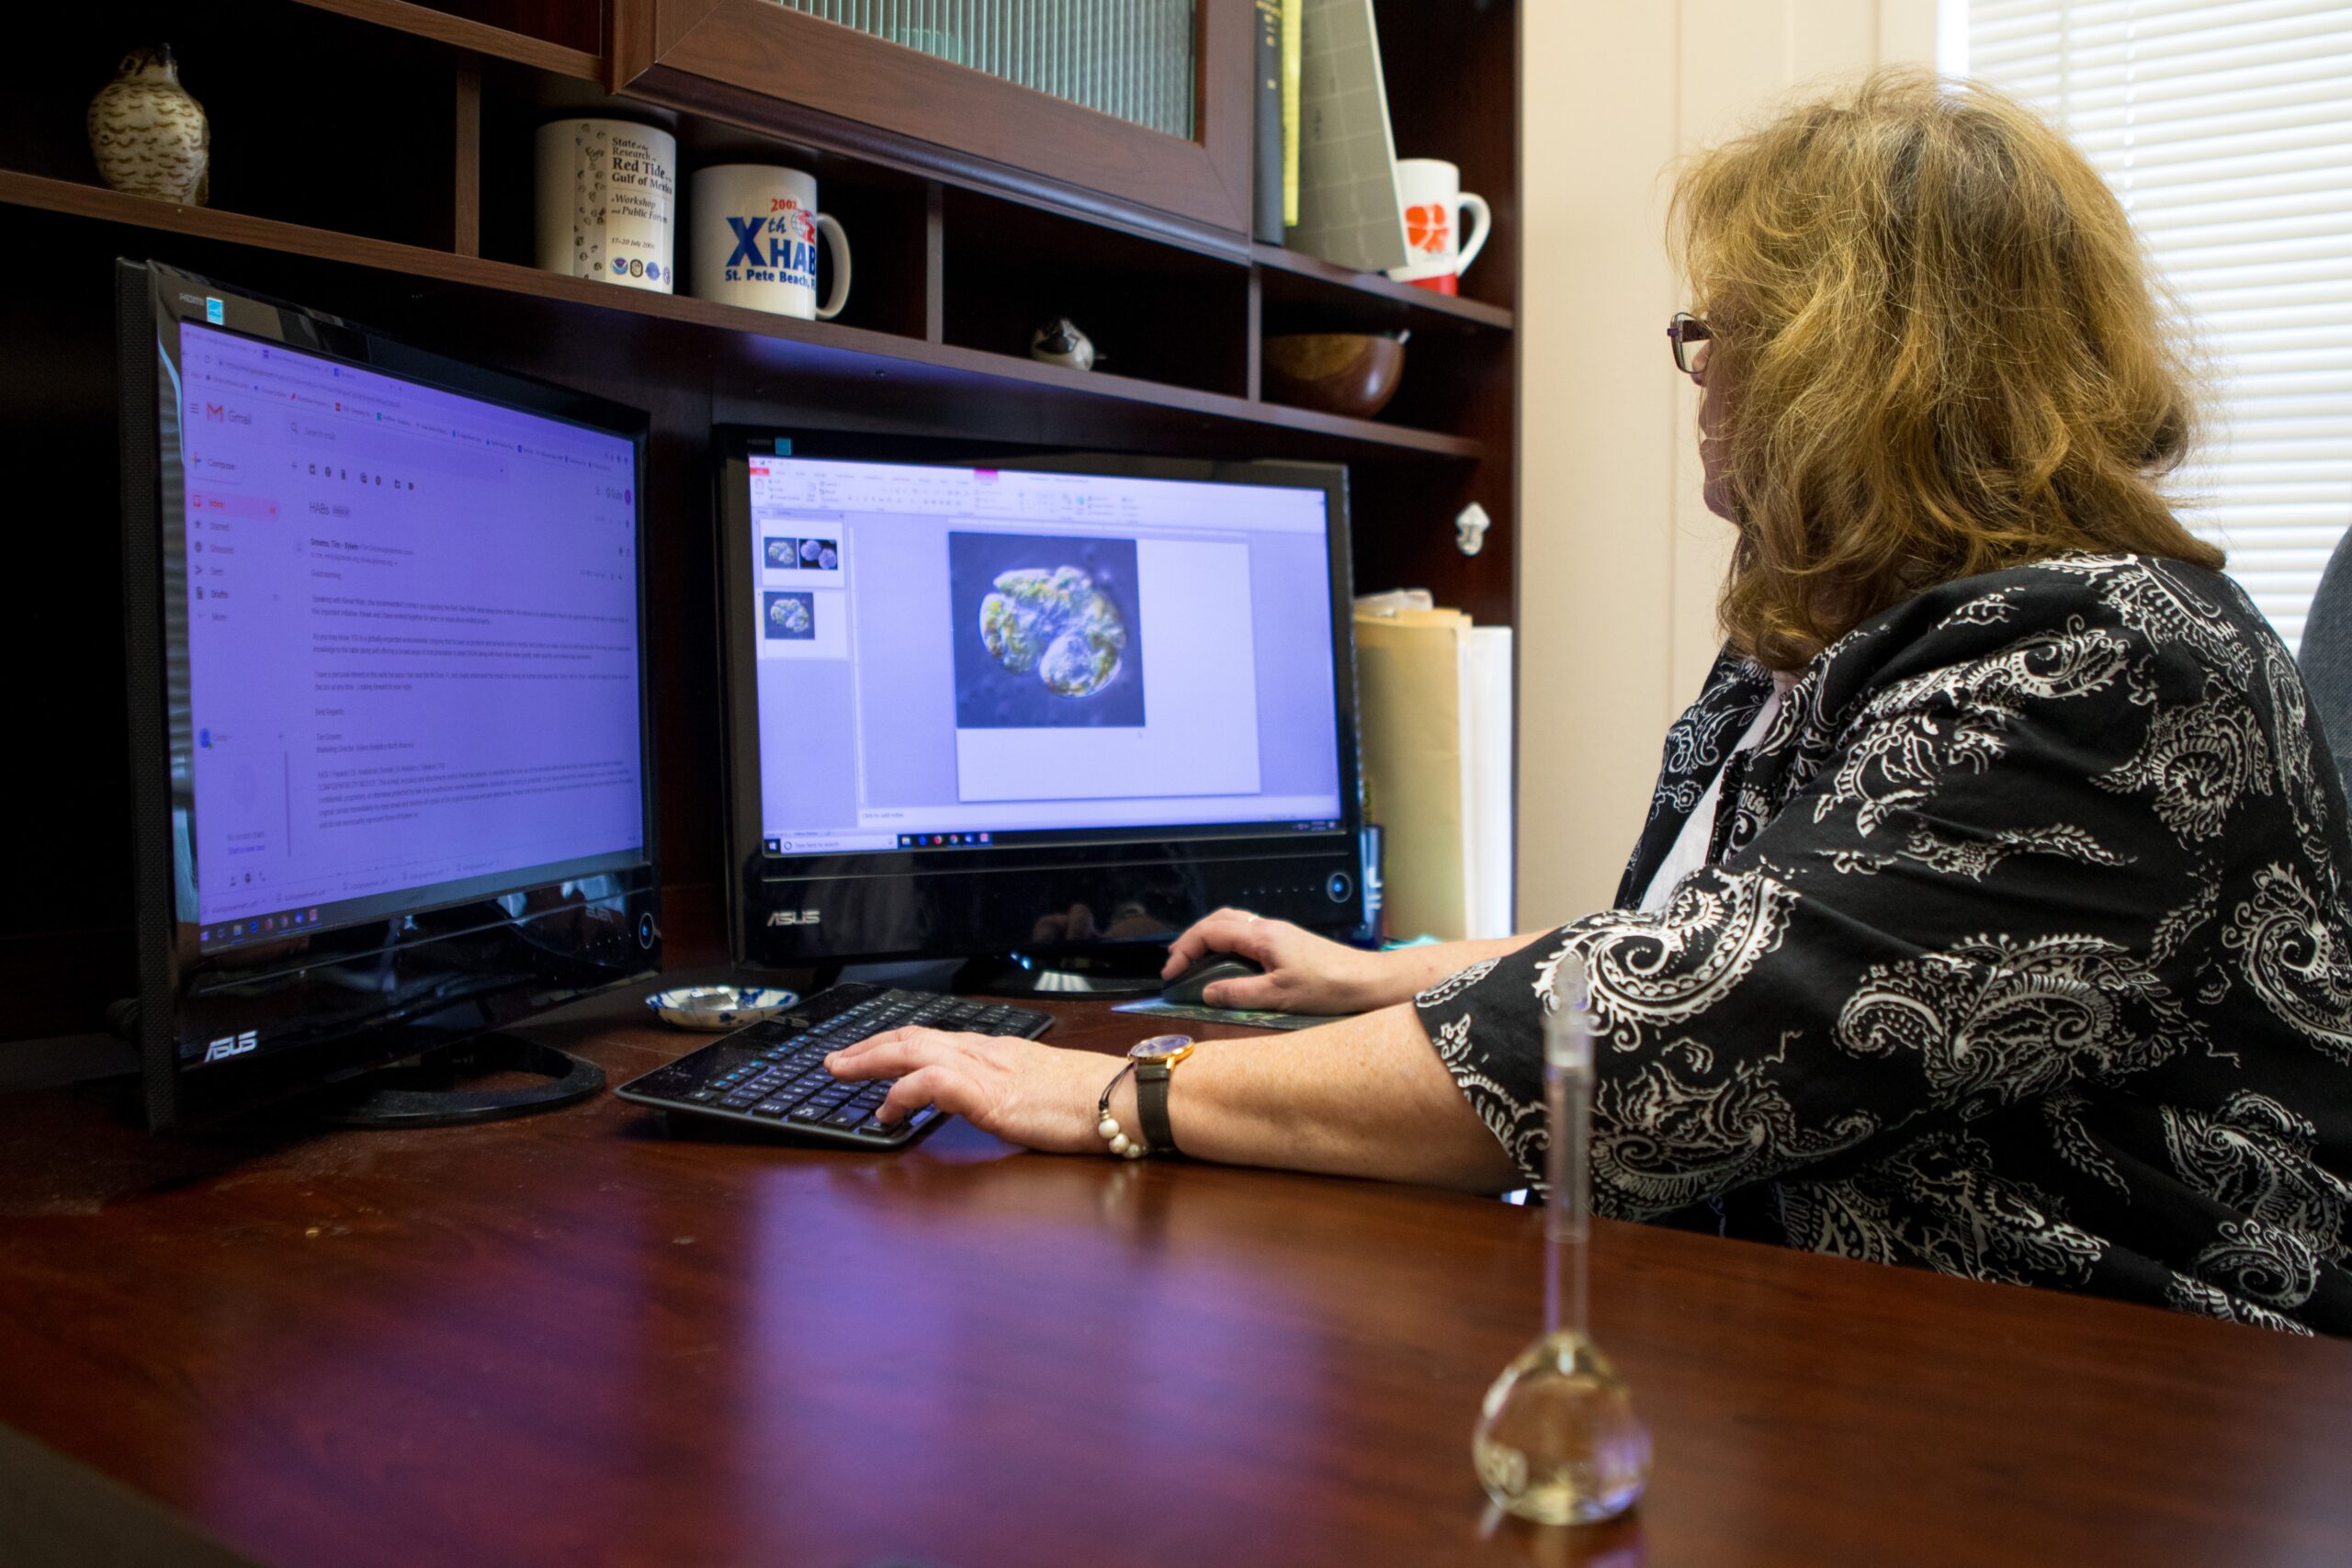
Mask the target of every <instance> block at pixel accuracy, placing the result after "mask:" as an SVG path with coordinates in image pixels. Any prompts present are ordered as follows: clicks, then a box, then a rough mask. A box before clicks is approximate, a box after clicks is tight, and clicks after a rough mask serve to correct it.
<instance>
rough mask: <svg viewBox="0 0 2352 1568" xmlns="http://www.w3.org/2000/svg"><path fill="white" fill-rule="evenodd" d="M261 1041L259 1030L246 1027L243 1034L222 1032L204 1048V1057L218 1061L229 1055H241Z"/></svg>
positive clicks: (209, 1060) (210, 1060)
mask: <svg viewBox="0 0 2352 1568" xmlns="http://www.w3.org/2000/svg"><path fill="white" fill-rule="evenodd" d="M260 1043H261V1031H259V1030H257V1029H248V1030H246V1031H245V1032H243V1034H223V1035H222V1036H221V1037H220V1039H218V1040H215V1041H214V1042H213V1043H211V1044H209V1045H207V1046H206V1047H205V1048H204V1059H205V1060H206V1061H208V1062H218V1061H220V1060H222V1059H224V1058H226V1057H230V1056H242V1055H244V1054H245V1053H246V1052H248V1051H250V1050H252V1049H253V1048H254V1046H256V1045H258V1044H260Z"/></svg>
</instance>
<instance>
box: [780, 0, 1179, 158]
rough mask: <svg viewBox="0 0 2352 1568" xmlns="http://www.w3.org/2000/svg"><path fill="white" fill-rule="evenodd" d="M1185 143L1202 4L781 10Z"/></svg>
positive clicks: (1054, 1) (1116, 0) (928, 4)
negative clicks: (1196, 14)
mask: <svg viewBox="0 0 2352 1568" xmlns="http://www.w3.org/2000/svg"><path fill="white" fill-rule="evenodd" d="M772 3H773V4H775V5H778V6H783V7H785V8H786V10H792V11H798V12H800V13H801V14H802V15H804V16H809V17H817V18H818V19H819V20H820V21H827V22H835V23H838V24H840V25H841V26H842V27H845V28H856V29H857V30H858V31H859V32H862V33H867V34H870V35H872V36H873V37H875V38H878V39H887V40H888V41H889V42H891V43H896V44H901V45H904V46H905V47H906V48H908V49H913V50H920V51H922V52H923V53H925V54H930V55H935V56H937V57H938V58H940V59H942V60H948V61H953V62H956V64H958V65H968V66H970V67H971V68H972V69H973V70H975V71H985V72H987V73H989V75H991V76H999V77H1001V78H1003V79H1004V80H1005V81H1008V82H1017V83H1019V84H1020V85H1022V86H1024V87H1030V88H1034V89H1035V90H1036V91H1038V92H1040V93H1049V94H1051V95H1052V96H1055V97H1057V98H1064V99H1067V100H1069V102H1071V103H1074V104H1083V105H1084V106H1086V107H1088V108H1091V109H1099V110H1101V111H1102V112H1103V113H1104V114H1107V115H1115V116H1117V117H1118V118H1121V119H1124V120H1128V121H1131V122H1133V123H1134V124H1136V125H1140V126H1146V127H1148V128H1149V129H1151V130H1158V131H1164V132H1165V133H1167V134H1168V135H1170V136H1174V137H1179V138H1182V139H1183V140H1185V141H1190V140H1192V137H1193V37H1194V28H1193V0H772Z"/></svg>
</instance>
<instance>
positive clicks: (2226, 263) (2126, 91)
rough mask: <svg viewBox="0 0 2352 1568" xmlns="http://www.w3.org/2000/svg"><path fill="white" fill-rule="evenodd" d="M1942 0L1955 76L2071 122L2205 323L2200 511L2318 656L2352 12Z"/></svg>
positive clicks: (2341, 445) (2348, 460)
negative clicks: (2209, 372)
mask: <svg viewBox="0 0 2352 1568" xmlns="http://www.w3.org/2000/svg"><path fill="white" fill-rule="evenodd" d="M1942 3H1943V4H1944V6H1947V7H1955V6H1956V7H1960V8H1962V10H1963V11H1964V14H1965V17H1966V25H1965V27H1964V28H1961V27H1954V26H1950V25H1947V26H1946V27H1945V28H1943V29H1942V37H1943V39H1945V49H1946V51H1947V58H1946V59H1945V60H1944V61H1943V62H1941V63H1942V67H1943V69H1944V70H1945V71H1946V72H1947V73H1953V74H1966V75H1971V76H1974V77H1977V78H1979V79H1981V80H1983V81H1985V82H1989V83H1991V84H1992V85H1995V86H1996V87H2000V88H2003V89H2005V90H2007V91H2008V92H2010V93H2013V94H2016V95H2017V96H2019V97H2022V98H2024V99H2026V100H2027V101H2029V102H2030V103H2032V104H2033V105H2034V106H2035V107H2038V108H2040V109H2041V111H2042V112H2043V113H2045V114H2047V115H2049V116H2050V117H2051V118H2052V120H2054V121H2055V122H2056V123H2057V124H2058V125H2060V126H2061V127H2063V128H2064V130H2065V131H2066V133H2067V134H2068V135H2069V136H2070V137H2072V138H2073V140H2074V141H2075V145H2076V146H2078V147H2080V148H2081V149H2082V150H2083V151H2084V152H2086V153H2087V154H2088V155H2089V157H2090V159H2091V161H2092V162H2093V163H2094V164H2097V165H2098V170H2099V172H2100V173H2101V174H2102V175H2105V176H2106V178H2107V181H2108V184H2109V186H2112V187H2113V188H2114V190H2115V193H2116V194H2117V195H2118V196H2119V197H2121V198H2122V200H2123V205H2124V206H2125V208H2126V209H2129V211H2130V212H2131V220H2132V221H2133V223H2135V224H2136V225H2138V227H2139V230H2140V232H2141V233H2142V234H2143V235H2144V236H2145V237H2146V239H2147V242H2148V245H2149V248H2150V249H2151V251H2152V252H2153V253H2154V256H2155V261H2156V265H2157V266H2158V267H2159V268H2160V269H2161V270H2162V271H2163V273H2164V274H2165V276H2166V277H2167V278H2169V279H2170V280H2171V283H2172V285H2173V287H2174V288H2175V289H2176V290H2177V293H2178V294H2179V296H2180V298H2181V299H2182V301H2183V303H2184V304H2185V305H2186V306H2187V308H2188V313H2189V315H2190V316H2191V317H2192V318H2193V319H2194V321H2195V322H2196V324H2197V328H2198V332H2199V337H2200V339H2201V341H2202V342H2203V344H2204V345H2205V348H2206V350H2207V352H2208V353H2209V354H2210V355H2211V358H2212V361H2213V364H2214V367H2215V369H2216V371H2217V373H2218V378H2219V384H2218V387H2217V389H2216V390H2217V393H2218V399H2219V401H2218V406H2217V407H2216V408H2215V409H2214V410H2213V413H2214V419H2213V423H2212V428H2211V432H2210V433H2209V438H2208V441H2207V443H2206V446H2205V448H2204V449H2203V451H2202V452H2200V453H2199V456H2198V457H2197V458H2196V459H2195V460H2194V462H2193V464H2192V466H2191V467H2190V468H2188V469H2187V470H2185V471H2184V472H2183V473H2182V475H2181V476H2180V485H2181V489H2182V491H2183V492H2184V493H2185V494H2186V495H2187V496H2188V497H2189V498H2190V503H2189V504H2188V506H2187V507H2185V508H2184V510H2183V513H2182V521H2184V522H2185V523H2187V524H2188V525H2189V526H2190V527H2191V528H2193V529H2194V530H2196V531H2197V532H2198V533H2199V534H2202V535H2204V536H2207V537H2209V538H2211V539H2213V540H2215V541H2216V542H2218V543H2220V544H2221V545H2222V547H2224V548H2226V549H2227V550H2228V551H2229V552H2230V571H2231V574H2232V575H2233V576H2234V577H2236V578H2237V580H2238V581H2240V582H2242V583H2244V584H2245V588H2246V591H2247V592H2249V593H2251V594H2252V595H2253V596H2254V601H2255V603H2256V604H2258V605H2260V606H2261V607H2262V610H2263V612H2264V613H2265V614H2266V615H2268V616H2269V617H2270V619H2271V622H2272V624H2273V625H2275V626H2277V627H2278V632H2279V635H2280V636H2281V637H2284V638H2285V639H2286V641H2287V644H2288V646H2289V647H2290V648H2292V647H2299V646H2300V645H2301V639H2302V633H2303V618H2304V616H2305V615H2306V614H2307V613H2308V612H2309V610H2310V608H2311V602H2312V592H2313V591H2314V590H2316V589H2317V588H2318V586H2319V578H2320V573H2321V571H2322V570H2324V569H2325V567H2326V565H2327V558H2328V553H2329V552H2330V551H2331V550H2333V549H2334V548H2335V543H2336V541H2337V539H2339V538H2340V537H2342V536H2343V535H2344V533H2345V531H2346V528H2347V526H2352V4H2346V3H2344V0H2333V3H2323V0H2232V3H2226V4H2221V3H2215V0H1942ZM1953 19H1954V18H1952V17H1947V18H1946V20H1947V23H1948V24H1949V23H1950V22H1951V20H1953ZM1963 39H1964V40H1965V42H1964V48H1965V54H1966V58H1965V59H1964V60H1963V59H1959V58H1952V57H1951V56H1953V55H1955V54H1957V53H1959V52H1960V50H1959V48H1958V47H1956V46H1959V45H1961V44H1962V40H1963Z"/></svg>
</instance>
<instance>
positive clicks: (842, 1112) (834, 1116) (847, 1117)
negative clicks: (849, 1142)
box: [824, 1105, 865, 1127]
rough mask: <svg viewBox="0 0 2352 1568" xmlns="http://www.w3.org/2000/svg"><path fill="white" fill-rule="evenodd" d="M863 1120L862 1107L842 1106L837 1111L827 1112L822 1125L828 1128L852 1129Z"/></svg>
mask: <svg viewBox="0 0 2352 1568" xmlns="http://www.w3.org/2000/svg"><path fill="white" fill-rule="evenodd" d="M863 1121H865V1107H864V1106H860V1105H844V1106H842V1107H841V1108H840V1109H839V1110H836V1111H829V1112H827V1113H826V1116H825V1122H824V1124H825V1125H826V1126H828V1127H854V1126H856V1125H857V1124H858V1123H859V1122H863Z"/></svg>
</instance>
